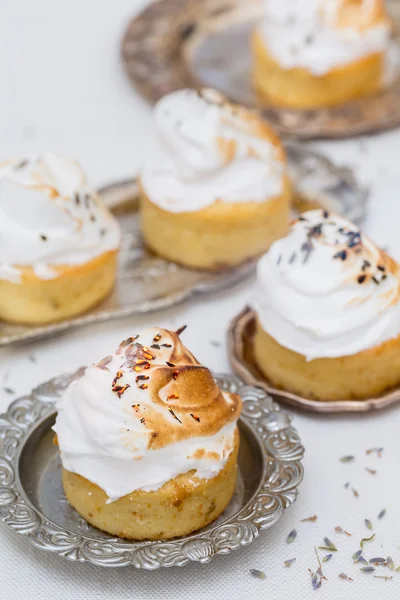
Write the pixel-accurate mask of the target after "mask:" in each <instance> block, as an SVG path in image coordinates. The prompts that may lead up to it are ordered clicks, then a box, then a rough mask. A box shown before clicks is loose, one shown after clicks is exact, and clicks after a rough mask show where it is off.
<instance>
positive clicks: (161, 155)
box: [141, 89, 284, 212]
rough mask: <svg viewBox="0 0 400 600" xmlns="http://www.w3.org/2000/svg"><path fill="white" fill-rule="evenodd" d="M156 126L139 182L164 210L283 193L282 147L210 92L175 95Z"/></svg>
mask: <svg viewBox="0 0 400 600" xmlns="http://www.w3.org/2000/svg"><path fill="white" fill-rule="evenodd" d="M155 121H156V135H155V138H154V140H153V143H152V146H151V148H150V150H149V152H148V155H147V158H146V161H145V164H144V168H143V171H142V176H141V182H142V186H143V189H144V191H145V193H146V195H147V196H148V197H149V199H150V200H151V201H152V202H154V203H155V204H157V205H158V206H160V207H161V208H163V209H164V210H168V211H170V212H195V211H198V210H201V209H203V208H206V207H207V206H210V205H212V204H213V203H214V202H216V201H222V202H264V201H265V200H268V199H269V198H273V197H276V196H279V195H280V194H281V193H282V191H283V172H284V165H283V161H284V152H283V148H282V146H281V144H280V142H279V140H278V138H277V137H276V136H275V134H274V133H273V132H272V131H271V129H270V128H269V126H268V125H267V124H266V123H265V122H264V121H263V120H262V119H261V118H260V117H259V116H257V115H256V113H254V112H252V111H249V110H247V109H245V108H242V107H240V106H236V105H233V104H230V103H229V102H227V100H226V99H225V98H224V97H223V96H222V95H221V94H219V93H218V92H216V91H215V90H210V89H206V90H202V91H199V92H197V91H195V90H180V91H178V92H173V93H172V94H169V95H167V96H165V97H164V98H163V99H162V100H160V102H159V103H158V104H157V106H156V109H155Z"/></svg>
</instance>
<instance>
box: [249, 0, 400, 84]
mask: <svg viewBox="0 0 400 600" xmlns="http://www.w3.org/2000/svg"><path fill="white" fill-rule="evenodd" d="M264 3H265V20H264V22H263V24H262V26H261V30H260V31H261V34H262V35H263V39H264V42H265V45H266V47H267V48H268V50H269V52H270V53H271V54H272V56H273V57H274V58H275V60H276V61H277V62H278V63H279V64H280V65H281V66H282V67H283V68H285V69H292V68H296V67H303V68H305V69H307V70H308V71H310V72H311V73H313V74H314V75H317V76H318V75H324V74H326V73H328V72H329V71H331V70H332V69H334V68H335V67H338V66H342V65H346V64H349V63H352V62H354V61H356V60H359V59H361V58H363V57H365V56H368V55H370V54H374V53H377V52H378V53H383V54H384V58H385V64H384V72H383V78H384V81H383V83H385V84H387V83H390V81H389V79H390V78H391V79H392V80H393V78H394V77H395V76H396V75H397V74H398V69H395V68H394V66H395V65H396V66H398V62H399V52H398V49H397V46H396V45H395V44H394V43H393V42H392V41H391V35H392V25H391V22H390V20H389V19H388V17H387V13H386V9H385V6H384V2H383V1H382V0H297V1H296V2H293V0H264ZM396 49H397V52H396V51H395V50H396Z"/></svg>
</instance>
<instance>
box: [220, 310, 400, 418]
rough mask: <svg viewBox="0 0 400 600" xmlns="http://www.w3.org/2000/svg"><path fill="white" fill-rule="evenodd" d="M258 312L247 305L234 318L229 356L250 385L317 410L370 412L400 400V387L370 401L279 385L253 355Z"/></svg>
mask: <svg viewBox="0 0 400 600" xmlns="http://www.w3.org/2000/svg"><path fill="white" fill-rule="evenodd" d="M255 319H256V315H255V312H254V311H253V310H252V309H251V308H248V307H247V308H245V309H244V310H243V311H242V312H241V313H240V314H238V315H237V316H236V317H234V319H232V321H231V323H230V326H229V330H228V355H229V360H230V363H231V366H232V368H233V370H234V371H235V373H236V374H237V375H238V376H239V377H240V378H241V379H242V380H243V381H245V382H246V383H247V384H249V385H254V386H257V387H258V388H260V389H263V390H264V391H265V392H266V393H267V394H273V395H274V397H276V398H277V399H278V400H279V401H280V402H285V403H286V404H290V405H291V406H295V407H297V408H303V409H305V410H308V411H311V412H317V413H342V412H368V411H371V410H377V409H380V408H386V407H388V406H391V405H392V404H396V403H397V402H400V387H398V388H395V389H392V390H389V391H388V392H386V393H384V394H382V395H381V396H377V397H375V398H368V399H366V400H346V399H344V400H335V401H326V402H321V401H320V400H315V399H312V398H305V397H303V396H299V395H298V394H295V393H293V392H289V391H287V390H285V389H281V388H277V387H275V386H274V385H273V384H272V383H271V382H270V381H268V379H267V378H266V377H265V376H264V375H263V373H261V371H260V370H259V369H258V367H257V365H256V363H255V360H254V355H253V336H254V332H255Z"/></svg>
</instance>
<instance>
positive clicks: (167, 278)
mask: <svg viewBox="0 0 400 600" xmlns="http://www.w3.org/2000/svg"><path fill="white" fill-rule="evenodd" d="M286 149H287V154H288V161H289V170H290V175H291V178H292V180H293V182H294V192H295V204H296V203H297V206H298V208H299V210H304V209H306V208H308V207H310V206H313V205H315V204H318V205H323V206H324V207H325V208H327V209H328V210H332V211H334V212H338V213H340V214H342V215H343V216H346V217H347V218H349V219H350V220H353V221H361V220H362V218H363V217H364V215H365V210H366V198H367V193H366V190H364V189H363V188H361V187H360V186H359V185H358V183H357V181H356V180H355V178H354V176H353V174H352V172H351V171H350V169H347V168H345V167H337V166H336V165H334V164H333V163H332V162H331V161H329V160H328V159H327V158H325V157H324V156H322V155H321V154H319V153H317V152H313V151H311V150H307V149H305V148H302V147H301V146H299V145H296V144H287V148H286ZM99 191H100V194H101V196H102V198H103V200H104V201H105V202H106V203H107V204H108V205H109V206H110V208H111V209H112V210H113V211H114V212H115V214H116V216H117V218H118V219H119V222H120V224H121V228H122V232H123V241H122V248H121V253H120V265H119V273H118V279H117V285H116V287H115V289H114V291H113V293H112V294H111V295H110V296H109V297H108V298H107V299H106V300H105V301H104V302H102V303H101V304H100V305H99V306H97V307H96V308H94V309H92V310H91V311H89V312H88V313H86V314H84V315H81V316H79V317H76V318H74V319H69V320H66V321H62V322H60V323H54V324H52V325H46V326H41V327H24V326H18V325H8V324H6V323H4V322H1V321H0V347H1V346H4V345H7V344H12V343H15V342H22V341H24V340H37V339H40V338H44V337H48V336H51V335H54V334H55V333H58V332H61V331H66V330H69V329H72V328H75V327H82V326H84V325H89V324H91V323H99V322H101V321H109V320H111V319H116V318H120V317H125V316H128V315H134V314H143V313H148V312H150V311H154V310H158V309H162V308H167V307H169V306H172V305H174V304H177V303H178V302H181V301H183V300H185V299H187V298H189V297H190V296H192V295H193V294H200V293H209V292H214V291H217V290H220V289H225V288H228V287H229V286H232V285H234V284H235V283H238V282H239V281H242V280H243V279H245V278H246V277H249V276H250V275H251V274H252V273H253V272H254V268H255V261H250V262H248V263H246V264H244V265H242V266H241V267H238V268H236V269H229V270H225V271H220V272H218V273H211V272H209V273H207V272H204V271H195V270H193V269H186V268H185V267H182V266H180V265H176V264H175V263H172V262H169V261H167V260H164V259H162V258H159V257H157V256H155V255H154V254H152V253H151V252H149V251H148V250H146V248H145V247H144V245H143V243H142V240H141V236H140V227H139V219H138V213H137V208H138V186H137V183H136V181H135V180H134V179H131V180H127V181H121V182H117V183H115V184H112V185H109V186H107V187H104V188H102V189H101V190H99Z"/></svg>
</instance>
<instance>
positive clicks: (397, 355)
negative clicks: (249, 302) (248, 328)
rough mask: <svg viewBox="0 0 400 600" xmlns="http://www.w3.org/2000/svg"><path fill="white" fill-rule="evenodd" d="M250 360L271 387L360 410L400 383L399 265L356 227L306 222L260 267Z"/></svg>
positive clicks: (317, 218)
mask: <svg viewBox="0 0 400 600" xmlns="http://www.w3.org/2000/svg"><path fill="white" fill-rule="evenodd" d="M253 305H254V308H255V311H256V313H257V322H256V332H255V337H254V356H255V360H256V363H257V365H258V367H259V369H260V370H261V371H262V373H263V374H264V375H265V376H266V377H267V379H268V380H270V381H271V382H272V383H273V384H274V385H275V386H278V387H281V388H284V389H285V390H289V391H293V392H295V393H297V394H300V395H301V396H305V397H308V398H309V397H312V398H315V399H317V400H345V399H356V400H362V399H364V398H370V397H374V396H377V395H379V394H381V393H382V392H384V391H385V390H387V389H389V388H391V387H392V386H396V385H398V384H399V383H400V273H399V265H398V264H397V263H396V262H395V261H394V260H392V259H391V258H390V257H389V256H388V255H387V254H386V253H385V252H384V251H383V250H380V249H379V248H377V247H376V246H375V245H374V244H373V243H372V242H371V240H370V239H369V238H368V237H367V236H365V235H364V234H363V233H362V232H361V231H360V230H359V229H358V228H357V227H356V226H355V225H353V224H352V223H349V222H348V221H346V220H345V219H343V218H341V217H338V216H337V215H333V214H329V213H328V212H326V211H320V210H315V211H310V212H306V213H304V214H303V215H302V216H301V217H300V219H299V220H297V221H295V222H294V223H293V225H292V227H291V230H290V233H289V235H288V236H287V237H286V238H284V239H282V240H279V241H278V242H275V244H273V246H272V247H271V248H270V250H269V252H268V253H267V254H266V255H265V256H263V258H262V259H261V260H260V262H259V265H258V293H257V297H256V299H255V301H254V304H253Z"/></svg>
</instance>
